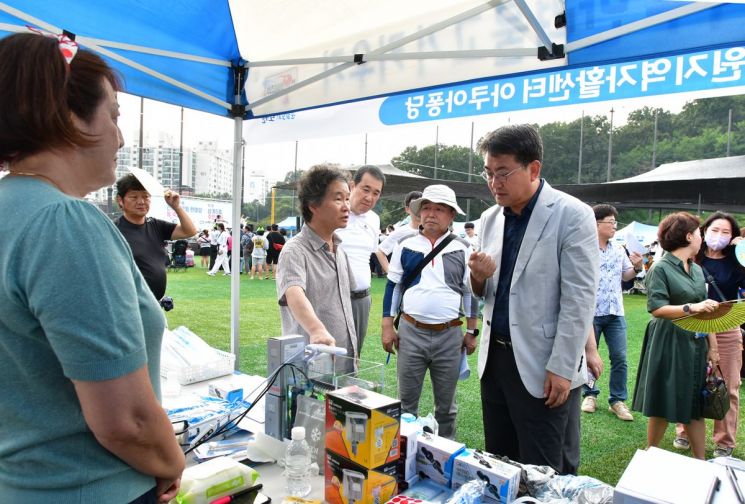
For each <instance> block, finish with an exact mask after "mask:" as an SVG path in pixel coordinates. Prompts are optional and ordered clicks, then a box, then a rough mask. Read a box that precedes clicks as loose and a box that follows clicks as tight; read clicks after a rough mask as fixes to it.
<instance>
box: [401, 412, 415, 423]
mask: <svg viewBox="0 0 745 504" xmlns="http://www.w3.org/2000/svg"><path fill="white" fill-rule="evenodd" d="M401 421H403V422H416V417H415V416H414V415H412V414H411V413H402V414H401Z"/></svg>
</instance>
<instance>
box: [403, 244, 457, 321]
mask: <svg viewBox="0 0 745 504" xmlns="http://www.w3.org/2000/svg"><path fill="white" fill-rule="evenodd" d="M454 239H455V235H454V234H453V233H450V234H449V235H447V236H446V237H445V238H444V239H443V240H442V241H441V242H440V243H439V244H438V245H437V246H436V247H435V248H433V249H432V250H431V251H430V253H429V254H427V255H426V256H425V257H424V258H423V259H422V260H421V261H420V262H419V264H417V265H416V268H414V269H413V270H411V272H410V273H409V274H408V275H406V277H404V279H403V281H402V282H401V294H400V295H399V296H400V297H399V298H398V309H397V310H396V311H397V312H398V313H397V314H396V318H394V319H393V327H395V328H396V330H398V324H399V322H400V321H401V313H402V311H401V305H402V304H403V302H404V292H406V289H408V288H409V286H410V285H411V284H412V283H413V282H414V280H416V277H417V276H419V273H421V272H422V270H423V269H424V267H425V266H426V265H427V263H428V262H430V261H431V260H432V259H434V258H435V256H436V255H437V254H439V253H440V252H442V249H444V248H445V247H447V244H448V243H450V242H451V241H453V240H454Z"/></svg>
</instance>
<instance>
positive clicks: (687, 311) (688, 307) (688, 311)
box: [683, 304, 691, 313]
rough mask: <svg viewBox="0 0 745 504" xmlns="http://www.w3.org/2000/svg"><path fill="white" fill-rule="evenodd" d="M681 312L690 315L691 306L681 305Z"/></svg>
mask: <svg viewBox="0 0 745 504" xmlns="http://www.w3.org/2000/svg"><path fill="white" fill-rule="evenodd" d="M683 312H684V313H691V305H689V304H684V305H683Z"/></svg>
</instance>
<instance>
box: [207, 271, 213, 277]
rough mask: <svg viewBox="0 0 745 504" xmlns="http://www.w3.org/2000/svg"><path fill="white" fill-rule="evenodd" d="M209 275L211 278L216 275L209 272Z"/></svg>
mask: <svg viewBox="0 0 745 504" xmlns="http://www.w3.org/2000/svg"><path fill="white" fill-rule="evenodd" d="M207 274H208V275H209V276H215V274H214V273H210V272H209V271H208V272H207Z"/></svg>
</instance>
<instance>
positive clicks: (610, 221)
mask: <svg viewBox="0 0 745 504" xmlns="http://www.w3.org/2000/svg"><path fill="white" fill-rule="evenodd" d="M598 224H610V225H611V226H613V227H616V226H618V222H616V221H614V220H599V221H598Z"/></svg>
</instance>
